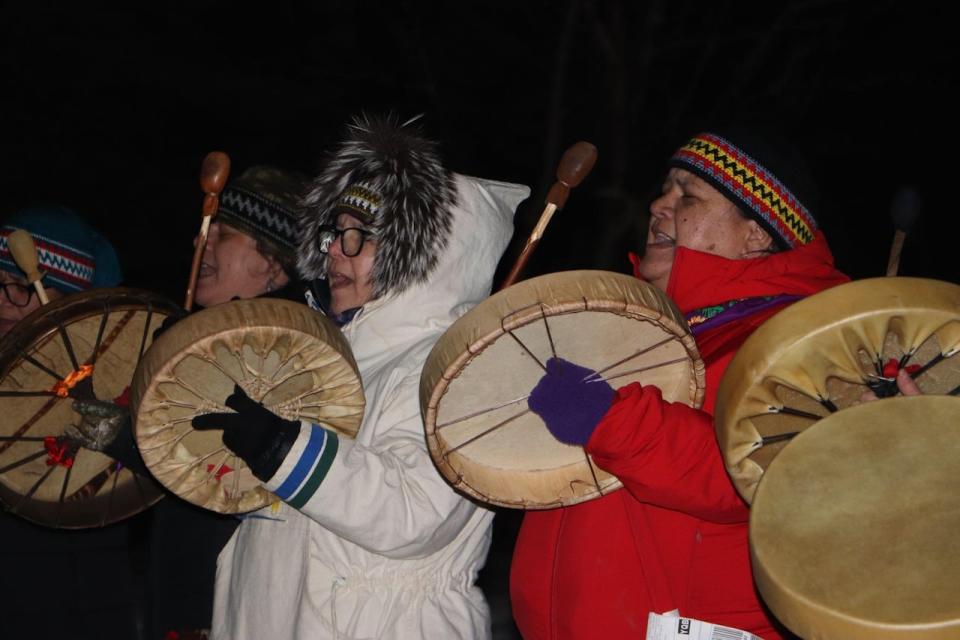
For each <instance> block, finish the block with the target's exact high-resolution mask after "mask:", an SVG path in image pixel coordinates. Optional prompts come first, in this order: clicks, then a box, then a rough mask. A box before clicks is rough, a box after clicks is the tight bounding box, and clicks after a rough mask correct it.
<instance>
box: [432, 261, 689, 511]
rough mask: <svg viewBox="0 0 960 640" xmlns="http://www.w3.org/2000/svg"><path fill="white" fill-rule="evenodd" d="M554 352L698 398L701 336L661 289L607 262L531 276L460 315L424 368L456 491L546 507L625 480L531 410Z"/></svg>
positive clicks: (675, 395) (443, 459)
mask: <svg viewBox="0 0 960 640" xmlns="http://www.w3.org/2000/svg"><path fill="white" fill-rule="evenodd" d="M554 355H556V356H559V357H562V358H564V359H566V360H569V361H572V362H575V363H577V364H579V365H582V366H585V367H589V368H591V369H594V370H597V371H600V372H601V373H602V375H603V376H604V377H605V378H607V379H608V380H609V381H610V384H611V385H612V386H613V387H615V388H617V387H621V386H624V385H626V384H628V383H630V382H634V381H640V382H642V383H643V384H652V385H656V386H658V387H659V388H660V389H661V390H662V391H663V396H664V398H665V399H666V400H668V401H673V402H684V403H686V404H690V405H692V406H695V407H699V406H700V404H701V403H702V402H703V393H704V369H703V364H702V362H701V361H700V359H699V355H698V352H697V348H696V345H695V344H694V341H693V338H692V337H691V336H690V335H689V333H688V331H687V327H686V322H685V321H684V319H683V316H682V315H681V314H680V312H679V311H678V310H677V309H676V308H675V307H674V306H673V304H672V303H671V302H670V301H669V300H668V299H667V298H666V296H664V295H663V294H662V293H661V292H660V291H658V290H657V289H655V288H654V287H652V286H651V285H648V284H646V283H643V282H641V281H639V280H637V279H636V278H633V277H630V276H626V275H623V274H618V273H610V272H605V271H569V272H562V273H554V274H550V275H546V276H541V277H538V278H533V279H531V280H526V281H524V282H521V283H519V284H515V285H513V286H512V287H509V288H508V289H505V290H503V291H500V292H498V293H497V294H495V295H493V296H492V297H490V298H488V299H487V300H485V301H484V302H482V303H481V304H479V305H477V307H475V308H474V309H473V310H471V311H470V312H469V313H467V314H466V315H465V316H464V317H462V318H461V319H460V320H458V321H457V322H456V323H454V324H453V325H452V326H451V327H450V328H449V329H448V330H447V331H446V333H445V334H444V335H443V337H442V338H441V339H440V341H439V342H437V344H436V346H435V347H434V349H433V351H432V352H431V354H430V357H429V358H428V359H427V363H426V365H425V366H424V370H423V376H422V377H421V380H420V403H421V408H422V413H423V416H424V424H425V428H426V433H427V443H428V445H429V447H430V454H431V456H432V457H433V459H434V462H435V463H436V464H437V467H438V468H439V469H440V471H441V473H442V474H443V475H444V477H446V479H447V480H448V481H449V482H450V483H451V484H453V486H455V487H456V488H457V489H459V490H461V491H463V492H465V493H467V494H468V495H470V496H473V497H475V498H478V499H480V500H482V501H484V502H487V503H490V504H494V505H500V506H506V507H515V508H521V509H547V508H551V507H559V506H563V505H571V504H576V503H578V502H583V501H585V500H590V499H592V498H596V497H599V496H600V495H603V494H605V493H608V492H610V491H613V490H615V489H617V488H619V487H620V486H621V485H620V482H619V481H618V480H617V479H616V478H614V477H613V476H611V475H610V474H607V473H605V472H604V471H602V470H601V469H599V468H597V467H596V466H595V465H594V464H593V463H592V461H591V460H590V459H589V458H588V457H587V455H586V454H585V453H584V451H583V449H582V448H581V447H575V446H570V445H566V444H563V443H561V442H559V441H557V440H556V439H554V438H553V436H552V435H550V432H549V431H548V430H547V429H546V427H545V426H544V424H543V422H542V421H541V420H540V418H539V417H538V416H537V415H536V414H534V413H532V412H530V411H529V410H528V408H527V402H526V399H527V396H528V395H529V393H530V392H531V391H532V390H533V388H534V386H536V384H537V382H538V381H539V380H540V378H541V377H542V376H543V368H542V364H543V363H545V362H546V361H547V360H548V359H549V358H550V357H552V356H554Z"/></svg>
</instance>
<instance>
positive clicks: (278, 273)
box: [267, 256, 290, 287]
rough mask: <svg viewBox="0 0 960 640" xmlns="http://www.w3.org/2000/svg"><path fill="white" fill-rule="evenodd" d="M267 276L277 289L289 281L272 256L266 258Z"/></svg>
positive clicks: (277, 261) (284, 271)
mask: <svg viewBox="0 0 960 640" xmlns="http://www.w3.org/2000/svg"><path fill="white" fill-rule="evenodd" d="M267 276H268V277H269V279H270V281H271V282H273V283H274V284H276V285H277V286H278V287H282V286H284V285H285V284H287V283H288V282H289V281H290V277H289V276H288V275H287V272H286V270H285V269H284V268H283V265H282V264H280V261H279V260H277V259H276V258H274V257H273V256H267Z"/></svg>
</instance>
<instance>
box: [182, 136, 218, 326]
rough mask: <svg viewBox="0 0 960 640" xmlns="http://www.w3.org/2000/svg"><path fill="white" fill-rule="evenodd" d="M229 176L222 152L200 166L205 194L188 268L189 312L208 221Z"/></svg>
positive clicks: (212, 214) (185, 306) (208, 155)
mask: <svg viewBox="0 0 960 640" xmlns="http://www.w3.org/2000/svg"><path fill="white" fill-rule="evenodd" d="M228 175H230V156H228V155H227V154H225V153H223V152H222V151H211V152H210V153H208V154H207V157H206V158H204V159H203V164H202V165H201V166H200V187H201V188H202V189H203V193H204V194H205V195H204V197H203V220H202V221H201V223H200V233H199V234H198V235H197V246H196V247H195V248H194V250H193V263H192V264H191V266H190V280H189V281H188V282H187V296H186V300H185V301H184V303H183V308H184V309H186V310H187V311H190V310H191V309H192V308H193V296H194V294H195V293H196V288H197V278H198V277H199V276H200V261H201V259H202V258H203V250H204V249H205V248H206V246H207V234H208V233H209V231H210V221H211V220H212V219H213V217H214V216H215V215H217V208H218V207H219V206H220V192H221V191H223V187H224V185H225V184H226V183H227V176H228Z"/></svg>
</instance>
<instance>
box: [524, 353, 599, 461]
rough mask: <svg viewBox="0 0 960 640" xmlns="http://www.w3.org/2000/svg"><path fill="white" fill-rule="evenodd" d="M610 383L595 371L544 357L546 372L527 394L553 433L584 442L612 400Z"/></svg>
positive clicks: (563, 437)
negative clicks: (545, 359) (531, 391)
mask: <svg viewBox="0 0 960 640" xmlns="http://www.w3.org/2000/svg"><path fill="white" fill-rule="evenodd" d="M613 396H614V391H613V387H611V386H610V385H609V384H607V381H606V380H604V379H603V378H601V377H600V376H598V375H597V372H596V371H594V370H592V369H587V368H586V367H581V366H578V365H575V364H573V363H572V362H567V361H566V360H564V359H562V358H550V359H549V360H547V372H546V373H545V374H544V375H543V377H542V378H540V382H538V383H537V386H536V387H535V388H534V389H533V393H531V394H530V397H529V398H527V406H529V407H530V410H531V411H533V412H534V413H535V414H537V415H538V416H540V417H541V418H542V419H543V421H544V422H545V423H546V425H547V429H549V430H550V433H552V434H553V437H554V438H556V439H557V440H559V441H560V442H566V443H567V444H579V445H585V444H587V441H588V440H590V436H591V435H592V434H593V430H594V429H595V428H596V427H597V424H598V423H599V422H600V419H601V418H603V416H604V414H605V413H606V412H607V409H609V408H610V403H611V402H613Z"/></svg>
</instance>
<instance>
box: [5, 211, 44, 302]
mask: <svg viewBox="0 0 960 640" xmlns="http://www.w3.org/2000/svg"><path fill="white" fill-rule="evenodd" d="M7 243H8V244H9V246H10V255H12V256H13V261H14V262H16V263H17V266H18V267H20V269H22V270H23V272H24V273H25V274H27V282H29V283H30V284H32V285H33V288H34V289H36V290H37V297H38V298H40V304H47V303H49V302H50V298H48V297H47V290H46V289H45V288H44V287H43V283H42V282H40V279H41V278H43V275H42V274H41V273H40V256H39V255H38V254H37V245H36V243H35V242H34V241H33V236H32V235H30V232H29V231H26V230H25V229H17V230H16V231H14V232H13V233H11V234H10V237H9V238H8V239H7Z"/></svg>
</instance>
